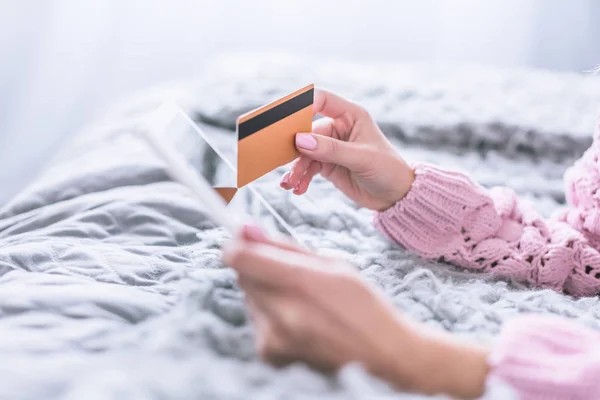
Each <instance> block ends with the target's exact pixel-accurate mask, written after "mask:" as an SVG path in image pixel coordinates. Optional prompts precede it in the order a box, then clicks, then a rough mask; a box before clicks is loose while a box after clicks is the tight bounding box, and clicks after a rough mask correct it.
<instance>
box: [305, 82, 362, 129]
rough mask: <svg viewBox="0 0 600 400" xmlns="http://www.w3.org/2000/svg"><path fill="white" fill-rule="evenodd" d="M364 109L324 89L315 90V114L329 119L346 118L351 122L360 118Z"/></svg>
mask: <svg viewBox="0 0 600 400" xmlns="http://www.w3.org/2000/svg"><path fill="white" fill-rule="evenodd" d="M363 112H364V109H363V108H362V107H361V106H359V105H358V104H356V103H353V102H352V101H350V100H346V99H344V98H343V97H340V96H338V95H336V94H333V93H331V92H329V91H327V90H324V89H315V96H314V103H313V113H314V114H321V115H324V116H326V117H329V118H334V119H338V118H342V117H346V118H348V119H349V121H350V122H353V121H354V120H355V119H356V118H358V117H359V116H360V115H361V114H362V113H363Z"/></svg>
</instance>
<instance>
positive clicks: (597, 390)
mask: <svg viewBox="0 0 600 400" xmlns="http://www.w3.org/2000/svg"><path fill="white" fill-rule="evenodd" d="M565 322H567V323H565ZM489 364H490V366H491V368H492V373H491V375H492V377H493V378H494V379H500V380H502V381H504V382H507V383H509V384H510V385H511V386H512V387H513V388H514V389H515V391H516V392H517V393H518V394H519V396H520V398H521V399H522V400H550V399H557V400H559V399H560V400H595V399H600V379H599V377H600V333H598V332H596V331H593V330H591V329H589V328H586V327H584V326H580V325H579V324H577V323H573V322H569V321H565V319H563V318H559V317H548V316H524V317H519V318H516V319H514V320H513V321H511V322H509V323H508V324H507V326H506V327H505V328H504V331H503V334H502V335H501V336H500V341H499V342H498V343H497V345H496V346H495V348H494V349H493V351H492V353H491V354H490V356H489Z"/></svg>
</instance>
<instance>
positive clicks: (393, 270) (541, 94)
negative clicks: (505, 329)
mask: <svg viewBox="0 0 600 400" xmlns="http://www.w3.org/2000/svg"><path fill="white" fill-rule="evenodd" d="M261 60H262V61H260V62H259V61H256V58H250V57H246V56H244V55H231V56H228V57H225V58H222V59H219V60H215V61H214V62H212V63H211V64H209V65H208V66H207V69H206V71H204V73H203V74H202V76H200V77H199V78H198V79H195V80H192V81H185V82H180V83H173V84H172V85H166V86H164V87H160V88H153V89H151V90H149V91H148V92H147V93H141V94H140V95H139V96H135V97H133V98H131V99H128V100H127V101H125V102H123V103H121V104H116V105H115V107H114V108H113V109H112V110H111V111H110V112H109V113H108V114H107V115H106V117H105V118H104V119H103V120H101V121H96V122H94V123H91V124H90V125H89V127H88V128H86V129H84V130H83V131H82V132H80V133H79V134H78V135H77V137H76V139H75V141H74V142H73V143H71V144H70V145H69V146H68V147H66V148H65V149H64V150H63V152H62V153H61V154H60V156H59V157H58V158H57V159H56V160H55V162H54V163H53V164H52V166H51V167H50V168H48V169H47V170H46V171H45V173H44V174H43V175H42V176H41V177H40V178H39V179H38V180H37V181H36V182H34V183H32V184H31V185H29V186H28V187H27V189H25V190H24V191H23V192H22V193H21V194H19V195H18V196H17V197H16V198H14V199H13V200H12V201H11V202H10V203H8V204H7V205H5V206H4V207H3V208H2V209H0V272H1V273H0V313H1V317H2V318H0V374H1V375H2V376H3V377H4V380H3V384H2V385H1V386H0V398H10V399H42V398H43V399H55V398H56V399H58V398H60V399H122V398H127V399H165V398H169V399H211V398H219V399H249V398H253V399H254V398H257V399H262V398H264V399H278V398H286V399H296V398H297V399H311V398H331V399H362V398H370V399H372V398H385V399H392V398H394V399H413V398H414V399H416V398H421V397H419V396H411V395H407V394H402V393H395V392H392V391H391V390H389V389H388V388H387V387H386V386H385V385H384V384H383V383H381V382H379V381H377V380H376V379H374V378H371V377H369V376H368V375H367V374H365V373H364V371H362V369H361V368H360V367H359V366H356V365H352V366H349V367H348V368H346V369H344V370H343V371H342V372H341V373H340V374H339V375H338V376H334V377H326V376H323V375H320V374H317V373H316V372H313V371H311V370H310V369H308V368H306V367H304V366H302V365H293V366H291V367H289V368H286V369H283V370H276V369H273V368H271V367H269V366H267V365H265V364H263V363H261V362H260V361H258V360H257V359H256V356H255V353H254V349H253V345H252V343H253V342H252V329H251V327H250V326H249V325H248V320H247V318H246V311H245V308H244V306H243V295H242V293H241V292H240V291H239V290H238V288H237V287H236V284H235V275H234V274H233V273H232V271H230V270H229V269H226V268H223V266H222V264H221V262H220V253H219V246H220V245H221V243H223V241H224V240H225V238H226V235H225V234H224V232H223V231H222V230H221V229H219V228H217V227H215V226H214V225H213V224H211V223H210V222H209V221H208V220H207V219H206V218H205V214H204V210H203V209H202V206H201V205H200V204H198V203H197V202H196V201H195V200H194V199H193V198H192V197H190V195H189V193H188V192H187V191H186V189H185V188H184V187H182V186H180V185H178V184H176V183H174V182H172V181H170V180H169V179H168V177H167V175H166V173H165V169H164V167H163V165H162V164H161V162H160V161H159V159H158V158H156V157H155V156H154V155H153V154H152V153H151V152H150V151H149V150H148V149H147V148H146V147H145V146H144V144H143V143H141V142H140V141H139V139H137V138H136V137H135V135H134V134H133V133H132V132H133V127H134V126H135V124H136V121H137V120H138V119H139V118H140V117H141V116H142V115H144V114H145V113H147V112H149V111H151V110H153V109H154V108H155V107H157V106H158V105H159V104H160V101H161V99H163V98H172V99H175V100H176V101H177V102H178V103H179V104H180V105H181V106H182V107H183V108H184V109H186V110H187V111H188V112H189V113H190V115H192V116H193V117H194V118H195V119H196V120H197V121H198V123H199V124H200V126H201V127H202V128H203V129H205V130H207V131H211V132H214V133H217V134H220V135H223V137H225V136H227V135H231V134H232V133H231V131H230V129H231V127H232V126H233V125H232V124H233V123H234V119H235V117H236V116H237V115H239V114H240V113H242V112H244V111H247V110H249V109H251V108H254V107H256V106H258V105H260V104H263V103H265V102H268V101H269V100H271V99H272V98H274V97H277V96H279V95H283V94H285V93H287V92H289V91H291V90H294V89H296V88H298V87H302V86H304V84H306V83H310V82H315V83H316V84H317V85H319V86H325V87H328V88H330V89H332V90H336V91H338V92H340V93H342V94H345V95H348V96H352V97H353V98H354V99H356V100H358V101H360V102H362V103H363V104H364V105H365V106H367V108H368V109H369V110H371V112H372V113H373V115H374V116H375V118H376V119H377V120H378V121H379V122H380V123H381V124H382V127H383V128H384V131H385V132H386V134H388V136H389V137H390V138H391V139H392V140H393V142H394V143H395V144H396V145H397V146H398V147H399V148H400V150H401V152H402V154H403V155H405V157H406V158H407V159H409V160H413V159H419V160H424V161H434V162H437V163H438V164H442V165H445V166H447V167H452V168H455V169H459V170H466V171H469V172H471V173H472V174H473V176H474V177H475V179H477V180H478V181H479V182H480V183H482V184H484V185H487V186H490V185H498V184H500V185H508V186H510V187H512V188H514V189H515V190H516V191H517V192H518V193H519V194H520V195H521V196H523V197H524V198H527V199H530V200H531V201H533V202H534V204H535V205H536V207H537V208H538V209H539V210H540V211H541V212H542V213H544V214H546V215H547V214H549V213H551V212H552V211H553V210H555V209H557V208H558V207H560V206H561V203H562V202H564V196H563V193H562V184H561V176H562V173H563V171H564V169H565V167H566V166H567V165H569V163H571V162H572V161H573V160H574V159H575V158H576V157H577V156H578V155H579V154H580V153H581V152H582V151H583V150H584V149H585V148H586V147H587V146H588V145H589V143H590V135H591V132H592V129H593V126H594V121H595V116H596V107H597V103H598V99H599V98H600V96H599V95H600V80H599V79H597V78H590V77H587V78H584V77H580V76H576V75H568V74H551V73H545V72H540V71H526V70H519V71H515V70H513V71H500V70H492V69H483V68H479V69H478V68H470V69H466V68H464V67H457V66H426V65H417V64H415V65H406V64H402V65H370V66H369V65H367V66H365V65H360V66H358V65H353V64H348V63H340V62H333V61H332V62H321V63H318V64H317V63H316V62H314V60H307V59H306V58H300V57H295V56H293V55H266V56H265V57H263V58H262V59H261ZM317 65H318V67H315V66H317ZM267 184H272V189H269V190H270V192H269V193H270V195H271V196H272V198H273V199H277V198H278V197H279V196H281V192H280V189H279V187H278V185H277V183H276V182H275V181H273V182H267ZM313 191H316V193H318V194H319V197H320V198H324V199H328V200H326V201H323V204H322V205H321V207H319V208H318V209H317V208H315V207H311V206H310V205H309V204H308V203H302V201H299V202H298V203H297V204H299V206H298V209H296V210H295V213H294V214H293V215H294V217H293V218H292V222H293V224H294V227H295V229H296V230H297V232H298V234H299V235H300V236H301V237H303V238H304V239H305V240H307V241H310V242H314V243H319V247H320V250H321V251H323V252H328V253H331V254H336V255H338V256H340V257H345V258H347V259H348V260H349V261H351V262H353V263H354V264H355V265H357V266H358V267H359V268H360V269H361V272H362V274H363V275H364V276H365V277H366V279H369V280H371V281H373V282H375V283H376V284H377V285H379V286H380V287H381V289H382V290H383V291H384V292H385V293H386V295H387V296H389V298H390V299H391V301H393V303H394V305H395V306H397V307H398V308H399V309H401V310H402V312H404V313H405V314H407V315H409V316H411V317H412V318H415V319H418V320H421V321H424V322H426V323H428V324H431V325H434V326H437V327H439V328H440V329H445V330H449V331H452V332H456V333H457V334H460V335H463V336H466V337H470V338H473V339H474V340H479V341H482V342H493V340H494V337H495V335H496V334H497V333H498V332H499V330H500V329H501V326H502V324H503V322H504V321H505V320H507V319H509V318H511V317H513V316H515V315H517V314H520V313H524V312H544V313H554V314H560V315H564V316H566V317H569V318H573V319H577V320H580V321H581V322H583V323H585V324H587V325H589V326H592V327H597V326H598V311H599V310H600V308H599V305H598V300H597V299H596V298H588V299H579V300H574V299H571V298H569V297H566V296H562V295H559V294H557V293H554V292H551V291H547V290H528V289H526V288H523V287H521V286H520V285H519V284H513V283H505V282H495V281H492V280H489V279H487V278H486V277H483V276H481V275H475V274H470V273H467V272H464V271H461V270H458V269H453V268H449V267H448V266H441V265H437V264H435V263H429V262H425V261H423V260H420V259H419V258H417V257H414V256H412V255H410V254H408V253H406V252H405V251H404V250H403V249H401V248H399V247H397V246H394V245H392V244H390V243H388V242H386V240H385V239H383V238H382V237H381V236H380V235H379V234H378V233H377V232H376V231H375V230H374V229H373V227H372V226H371V214H370V213H369V212H368V211H366V210H362V209H357V208H356V207H355V206H354V205H353V204H352V203H350V202H349V201H348V200H347V199H345V198H343V197H342V196H341V195H340V194H339V193H337V192H335V191H334V190H333V189H332V188H331V186H329V185H328V184H327V183H326V182H323V181H322V180H318V181H317V183H316V185H315V188H313ZM334 210H335V214H334V213H333V211H334ZM280 211H282V212H285V211H286V210H280ZM488 395H489V398H498V399H507V398H510V395H509V394H507V392H506V391H505V388H504V387H502V386H501V385H499V384H494V385H492V387H491V388H490V392H489V394H488Z"/></svg>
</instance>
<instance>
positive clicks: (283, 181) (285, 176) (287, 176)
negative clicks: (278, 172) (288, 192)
mask: <svg viewBox="0 0 600 400" xmlns="http://www.w3.org/2000/svg"><path fill="white" fill-rule="evenodd" d="M289 181H290V172H289V171H288V172H286V173H285V174H283V176H282V177H281V185H286V184H287V183H288V182H289Z"/></svg>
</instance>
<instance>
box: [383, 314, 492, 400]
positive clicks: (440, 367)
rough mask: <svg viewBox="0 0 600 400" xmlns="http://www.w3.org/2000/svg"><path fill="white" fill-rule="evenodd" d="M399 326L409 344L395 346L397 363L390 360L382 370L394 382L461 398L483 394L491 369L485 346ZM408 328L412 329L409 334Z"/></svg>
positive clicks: (410, 388) (413, 389) (418, 327)
mask: <svg viewBox="0 0 600 400" xmlns="http://www.w3.org/2000/svg"><path fill="white" fill-rule="evenodd" d="M399 329H402V330H403V331H404V332H405V333H404V334H403V337H404V340H405V341H408V342H410V343H406V342H405V343H402V344H401V345H400V346H399V345H396V346H395V347H396V348H399V350H398V351H397V352H393V350H392V354H394V358H395V360H397V362H395V363H394V362H390V363H387V364H386V365H387V367H386V368H385V370H384V371H382V372H381V373H380V375H381V376H382V377H384V378H385V379H387V380H388V381H389V382H390V383H391V384H392V385H394V386H396V387H398V388H399V389H402V390H408V391H410V392H415V393H422V394H427V395H436V394H446V395H450V396H452V397H453V398H458V399H476V398H479V397H480V396H482V395H483V393H484V390H485V382H486V379H487V375H488V372H489V367H488V364H487V357H488V353H489V351H488V350H487V349H486V348H483V347H479V346H476V345H473V344H469V343H466V342H464V341H461V340H459V339H457V338H456V337H453V336H451V335H450V334H448V333H446V332H436V331H433V330H432V329H430V328H428V327H425V326H422V325H416V324H415V325H412V326H410V327H407V326H402V327H400V328H399ZM407 329H410V331H411V332H410V333H408V334H406V330H407ZM398 337H402V336H398ZM398 337H396V341H397V340H398ZM390 348H392V349H393V348H394V344H390ZM407 360H410V362H407Z"/></svg>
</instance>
